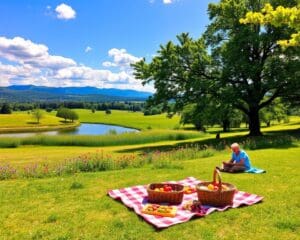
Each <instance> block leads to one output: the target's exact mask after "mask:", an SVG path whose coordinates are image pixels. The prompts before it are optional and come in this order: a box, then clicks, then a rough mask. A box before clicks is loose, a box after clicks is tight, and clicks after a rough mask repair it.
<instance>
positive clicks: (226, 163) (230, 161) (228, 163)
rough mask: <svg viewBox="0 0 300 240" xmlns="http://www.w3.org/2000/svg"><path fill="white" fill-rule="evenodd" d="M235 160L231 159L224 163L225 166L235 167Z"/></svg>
mask: <svg viewBox="0 0 300 240" xmlns="http://www.w3.org/2000/svg"><path fill="white" fill-rule="evenodd" d="M233 161H234V160H233V159H232V158H231V159H230V160H229V161H228V162H223V164H225V165H233V164H234V163H233Z"/></svg>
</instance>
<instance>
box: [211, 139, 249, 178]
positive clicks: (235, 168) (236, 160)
mask: <svg viewBox="0 0 300 240" xmlns="http://www.w3.org/2000/svg"><path fill="white" fill-rule="evenodd" d="M231 150H232V156H231V159H230V160H229V161H228V162H223V168H221V169H220V168H218V167H217V168H218V169H219V170H220V171H222V172H231V173H235V172H244V171H246V170H249V169H250V168H251V163H250V159H249V157H248V155H247V153H246V152H245V151H244V150H241V149H240V145H239V144H238V143H233V144H232V145H231Z"/></svg>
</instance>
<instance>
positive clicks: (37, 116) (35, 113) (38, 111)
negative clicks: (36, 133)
mask: <svg viewBox="0 0 300 240" xmlns="http://www.w3.org/2000/svg"><path fill="white" fill-rule="evenodd" d="M32 117H33V118H34V119H35V120H36V122H37V123H38V124H39V123H40V120H41V119H42V118H43V117H44V112H43V111H42V110H41V109H39V108H36V109H34V110H33V111H32Z"/></svg>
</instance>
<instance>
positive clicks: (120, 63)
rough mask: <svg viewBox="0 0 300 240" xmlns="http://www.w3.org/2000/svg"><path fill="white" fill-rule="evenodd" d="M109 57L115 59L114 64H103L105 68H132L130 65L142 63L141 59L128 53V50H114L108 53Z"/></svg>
mask: <svg viewBox="0 0 300 240" xmlns="http://www.w3.org/2000/svg"><path fill="white" fill-rule="evenodd" d="M108 56H110V57H112V58H113V62H108V61H106V62H103V63H102V65H103V66H104V67H122V68H125V67H130V64H132V63H136V62H137V61H140V60H141V58H138V57H135V56H133V55H132V54H129V53H127V51H126V49H117V48H112V49H110V50H109V51H108Z"/></svg>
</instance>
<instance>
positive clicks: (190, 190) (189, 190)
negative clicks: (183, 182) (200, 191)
mask: <svg viewBox="0 0 300 240" xmlns="http://www.w3.org/2000/svg"><path fill="white" fill-rule="evenodd" d="M194 192H196V188H194V187H192V186H185V187H184V194H191V193H194Z"/></svg>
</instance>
